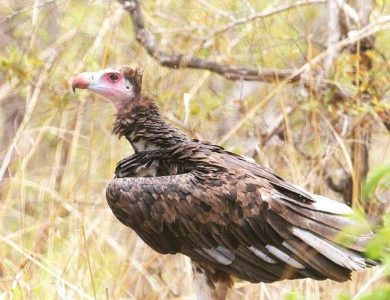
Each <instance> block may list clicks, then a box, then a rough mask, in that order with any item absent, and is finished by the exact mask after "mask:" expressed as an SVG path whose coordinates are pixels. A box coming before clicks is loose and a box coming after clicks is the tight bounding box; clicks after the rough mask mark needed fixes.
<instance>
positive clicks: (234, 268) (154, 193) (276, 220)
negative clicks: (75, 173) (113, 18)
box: [72, 66, 376, 300]
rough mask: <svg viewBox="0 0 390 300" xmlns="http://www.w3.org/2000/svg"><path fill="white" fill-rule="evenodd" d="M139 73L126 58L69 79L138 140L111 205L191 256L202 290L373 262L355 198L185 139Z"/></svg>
mask: <svg viewBox="0 0 390 300" xmlns="http://www.w3.org/2000/svg"><path fill="white" fill-rule="evenodd" d="M142 74H143V71H142V70H141V69H139V68H133V67H129V66H121V67H117V68H109V69H104V70H100V71H98V72H85V73H81V74H79V75H78V76H76V77H75V78H74V80H73V82H72V88H73V91H75V89H76V88H79V89H88V90H90V91H92V92H95V93H98V94H100V95H101V96H103V97H104V98H106V99H108V100H109V101H111V102H112V103H113V104H114V106H115V107H116V110H117V113H116V120H115V122H114V126H113V132H114V134H116V135H118V137H125V138H126V139H127V140H128V141H129V142H130V144H131V145H132V147H133V148H134V154H133V155H130V156H129V157H126V158H124V159H122V160H121V161H120V162H119V163H118V165H117V168H116V170H115V177H114V179H113V180H112V181H111V182H110V183H109V184H108V186H107V189H106V197H107V201H108V205H109V206H110V208H111V210H112V212H113V213H114V215H115V216H116V218H117V219H118V220H119V221H120V222H121V223H123V224H124V225H125V226H128V227H130V228H131V229H133V230H134V231H135V232H136V233H137V235H138V236H139V237H140V238H141V239H142V240H143V241H144V242H145V243H146V244H147V245H149V246H150V247H151V248H152V249H154V250H155V251H157V252H158V253H161V254H176V253H181V254H184V255H186V256H188V257H190V258H191V262H192V269H193V277H194V291H195V294H196V297H197V299H199V300H223V299H225V298H226V294H227V291H228V289H229V288H230V287H232V284H233V278H234V277H235V278H239V279H241V280H246V281H249V282H252V283H258V282H264V283H270V282H275V281H279V280H284V279H300V278H312V279H315V280H325V279H331V280H334V281H337V282H343V281H346V280H348V279H350V277H351V272H352V271H358V272H360V271H362V270H364V269H365V268H368V267H371V266H374V265H376V262H375V261H373V260H371V259H369V258H367V257H365V255H364V250H365V246H366V245H367V243H368V242H369V241H370V240H371V239H372V237H373V232H372V231H371V229H370V227H369V226H368V224H367V223H366V222H365V221H364V220H362V218H361V217H358V215H357V214H355V213H354V211H353V210H352V209H351V208H350V207H349V206H347V205H345V204H342V203H341V202H338V201H334V200H331V199H328V198H326V197H323V196H320V195H315V194H313V193H310V192H308V191H305V190H304V189H302V188H300V187H298V186H296V185H294V184H292V183H290V182H288V181H285V180H283V179H282V178H281V177H279V176H278V175H276V174H274V173H273V172H272V171H270V170H268V169H266V168H263V167H261V166H259V165H257V164H256V163H254V162H253V161H250V160H248V159H246V158H245V157H243V156H240V155H237V154H234V153H232V152H229V151H227V150H225V149H224V148H222V147H220V146H218V145H213V144H211V143H208V142H203V141H199V140H196V139H191V138H189V137H188V136H187V135H185V134H184V133H182V132H181V131H180V130H178V129H177V128H175V127H173V126H172V125H170V124H169V123H167V122H166V121H164V119H163V118H162V116H161V113H160V111H159V108H158V106H157V104H156V101H155V100H154V99H153V98H151V97H149V96H146V95H144V94H142V93H141V85H142ZM351 228H352V229H354V230H353V233H352V232H351V230H347V229H351Z"/></svg>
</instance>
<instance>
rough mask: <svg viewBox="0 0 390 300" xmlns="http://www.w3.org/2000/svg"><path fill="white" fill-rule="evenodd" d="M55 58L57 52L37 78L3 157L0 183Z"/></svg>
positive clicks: (52, 55) (53, 53)
mask: <svg viewBox="0 0 390 300" xmlns="http://www.w3.org/2000/svg"><path fill="white" fill-rule="evenodd" d="M57 56H58V52H56V51H53V52H52V54H51V56H50V57H49V58H48V60H47V62H46V64H45V66H44V68H43V70H42V72H41V74H40V76H39V78H38V81H37V84H36V87H35V90H34V93H33V95H32V97H31V100H30V102H29V103H28V106H27V108H26V114H25V115H24V118H23V121H22V123H21V124H20V126H19V129H18V131H17V132H16V134H15V137H14V139H13V140H12V143H11V145H10V146H9V148H8V151H7V153H6V154H5V156H4V160H3V164H2V166H1V168H0V181H1V179H2V178H3V176H4V173H5V171H6V169H7V168H8V165H9V163H10V162H11V158H12V153H13V151H14V149H15V147H16V144H17V143H18V141H19V138H20V135H21V133H22V132H23V131H24V130H25V128H26V127H27V125H28V123H29V121H30V118H31V115H32V113H33V111H34V109H35V105H36V104H37V102H38V99H39V95H40V93H41V89H42V85H43V83H44V82H45V80H46V78H47V75H48V73H49V71H50V69H51V67H52V65H53V63H54V61H55V59H56V58H57Z"/></svg>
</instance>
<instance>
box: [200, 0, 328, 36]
mask: <svg viewBox="0 0 390 300" xmlns="http://www.w3.org/2000/svg"><path fill="white" fill-rule="evenodd" d="M326 2H327V1H326V0H311V1H308V0H305V1H299V2H295V3H292V4H286V5H282V6H280V7H277V8H275V9H272V10H269V11H266V12H257V13H253V14H251V15H249V16H248V17H245V18H239V19H236V20H235V21H233V22H231V23H229V24H227V25H226V26H224V27H222V28H219V29H215V30H214V31H213V32H212V33H210V34H209V35H208V36H207V37H205V38H204V39H203V40H204V41H210V40H211V39H212V38H213V37H215V36H217V35H220V34H221V33H225V32H226V31H229V30H231V29H233V28H234V27H237V26H239V25H241V24H245V23H248V22H251V21H255V20H258V19H263V18H266V17H270V16H273V15H276V14H278V13H281V12H284V11H287V10H290V9H293V8H297V7H300V6H307V5H313V4H325V3H326Z"/></svg>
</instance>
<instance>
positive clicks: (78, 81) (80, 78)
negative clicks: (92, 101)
mask: <svg viewBox="0 0 390 300" xmlns="http://www.w3.org/2000/svg"><path fill="white" fill-rule="evenodd" d="M89 78H90V73H87V72H85V73H81V74H79V75H77V76H76V77H75V78H74V79H73V81H72V90H73V93H75V92H76V89H87V88H88V86H89V84H90V79H89Z"/></svg>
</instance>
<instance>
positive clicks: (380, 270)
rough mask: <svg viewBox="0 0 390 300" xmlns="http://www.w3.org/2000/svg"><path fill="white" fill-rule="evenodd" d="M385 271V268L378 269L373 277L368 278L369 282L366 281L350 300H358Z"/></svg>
mask: <svg viewBox="0 0 390 300" xmlns="http://www.w3.org/2000/svg"><path fill="white" fill-rule="evenodd" d="M385 269H386V266H382V267H380V268H379V269H378V270H377V271H376V272H375V273H374V275H373V276H372V277H371V278H370V280H369V281H367V282H366V283H365V284H364V285H363V286H362V288H361V289H360V290H359V292H357V293H356V295H355V296H354V297H353V298H352V300H357V299H359V298H360V297H361V296H362V294H363V293H364V292H365V291H366V290H367V289H368V287H369V286H370V285H371V284H373V283H374V282H375V281H377V280H378V279H379V278H380V277H381V276H382V273H383V272H384V271H385Z"/></svg>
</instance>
